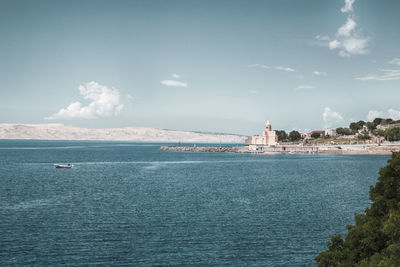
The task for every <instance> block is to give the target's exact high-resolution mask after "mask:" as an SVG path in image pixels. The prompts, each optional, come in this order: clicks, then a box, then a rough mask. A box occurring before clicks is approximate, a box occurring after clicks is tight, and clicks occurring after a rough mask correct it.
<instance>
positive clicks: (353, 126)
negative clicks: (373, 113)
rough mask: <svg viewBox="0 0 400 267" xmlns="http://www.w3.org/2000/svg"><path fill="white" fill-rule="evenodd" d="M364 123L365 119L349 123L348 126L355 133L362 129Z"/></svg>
mask: <svg viewBox="0 0 400 267" xmlns="http://www.w3.org/2000/svg"><path fill="white" fill-rule="evenodd" d="M365 124H366V122H365V121H358V122H352V123H350V126H349V128H350V129H351V131H352V132H353V133H356V132H357V131H358V130H360V129H362V127H363V126H364V125H365Z"/></svg>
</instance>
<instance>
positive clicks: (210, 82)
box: [0, 0, 400, 135]
mask: <svg viewBox="0 0 400 267" xmlns="http://www.w3.org/2000/svg"><path fill="white" fill-rule="evenodd" d="M399 10H400V1H398V0H385V1H381V0H362V1H361V0H355V1H354V0H296V1H294V0H264V1H257V0H253V1H246V0H243V1H234V0H229V1H222V0H218V1H215V0H211V1H207V0H202V1H194V0H193V1H191V0H182V1H175V0H160V1H155V0H154V1H153V0H145V1H133V0H132V1H101V0H95V1H89V0H85V1H73V0H72V1H40V0H36V1H21V0H12V1H8V0H2V1H0V40H1V41H0V123H63V124H67V125H73V126H79V127H87V128H111V127H128V126H134V127H155V128H164V129H176V130H194V131H205V132H225V133H238V134H246V135H252V134H260V133H261V131H262V129H263V127H264V125H265V122H266V121H267V120H269V121H270V122H271V124H272V127H273V128H274V129H284V130H287V131H291V130H293V129H296V130H299V131H302V132H306V131H310V130H316V129H324V128H327V127H339V126H347V125H348V124H349V123H350V122H351V121H358V120H372V119H373V118H374V117H391V118H394V119H400V101H399V100H400V30H399V29H400V16H398V11H399Z"/></svg>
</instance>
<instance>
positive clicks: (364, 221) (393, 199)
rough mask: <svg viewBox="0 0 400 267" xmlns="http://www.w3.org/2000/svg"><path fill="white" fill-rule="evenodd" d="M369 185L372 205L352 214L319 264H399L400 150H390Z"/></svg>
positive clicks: (343, 265) (325, 265)
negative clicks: (352, 218)
mask: <svg viewBox="0 0 400 267" xmlns="http://www.w3.org/2000/svg"><path fill="white" fill-rule="evenodd" d="M379 174H380V176H379V178H378V182H377V183H376V185H375V187H371V188H370V193H369V196H370V199H371V201H372V204H371V207H370V208H367V209H366V210H365V214H356V215H355V225H354V226H353V225H348V226H347V230H348V234H347V235H346V237H345V240H343V239H342V238H341V236H340V235H336V236H333V237H332V238H331V241H329V242H328V243H327V247H328V250H326V251H323V252H321V253H320V254H319V255H318V256H317V257H316V258H315V260H316V262H317V263H318V266H323V267H328V266H342V267H346V266H382V267H383V266H400V152H393V154H392V158H391V159H390V160H389V161H388V165H387V166H386V167H384V168H382V169H381V170H380V171H379Z"/></svg>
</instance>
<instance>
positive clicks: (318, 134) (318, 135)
mask: <svg viewBox="0 0 400 267" xmlns="http://www.w3.org/2000/svg"><path fill="white" fill-rule="evenodd" d="M320 136H321V134H320V133H312V134H311V137H312V138H315V139H317V138H319V137H320Z"/></svg>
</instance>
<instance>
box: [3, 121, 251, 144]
mask: <svg viewBox="0 0 400 267" xmlns="http://www.w3.org/2000/svg"><path fill="white" fill-rule="evenodd" d="M246 138H247V136H244V135H234V134H223V133H202V132H190V131H175V130H165V129H156V128H145V127H125V128H109V129H107V128H106V129H90V128H79V127H74V126H69V125H64V124H57V123H56V124H9V123H1V124H0V139H38V140H107V141H138V142H190V143H194V142H199V143H244V140H245V139H246Z"/></svg>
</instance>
